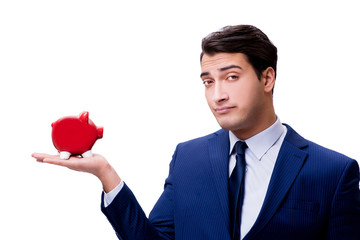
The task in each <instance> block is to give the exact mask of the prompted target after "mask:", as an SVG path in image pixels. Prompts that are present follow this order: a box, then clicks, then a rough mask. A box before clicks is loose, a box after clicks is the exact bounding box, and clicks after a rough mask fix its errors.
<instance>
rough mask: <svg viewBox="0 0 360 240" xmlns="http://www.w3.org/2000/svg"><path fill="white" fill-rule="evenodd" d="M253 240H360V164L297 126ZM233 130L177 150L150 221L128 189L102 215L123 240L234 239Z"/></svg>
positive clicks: (277, 165)
mask: <svg viewBox="0 0 360 240" xmlns="http://www.w3.org/2000/svg"><path fill="white" fill-rule="evenodd" d="M287 129H288V131H287V134H286V137H285V139H284V142H283V144H282V146H281V149H280V152H279V155H278V159H277V160H276V163H275V167H274V171H273V173H272V176H271V180H270V183H269V187H268V190H267V194H266V197H265V200H264V203H263V206H262V209H261V211H260V213H259V216H258V218H257V220H256V222H255V224H254V225H253V227H252V229H251V230H250V232H249V233H248V234H247V235H246V236H245V238H244V239H245V240H253V239H257V240H264V239H266V240H283V239H284V240H285V239H286V240H290V239H291V240H296V239H299V240H300V239H301V240H312V239H316V240H320V239H329V240H330V239H331V240H335V239H336V240H359V239H360V191H359V166H358V163H357V162H356V161H355V160H353V159H350V158H348V157H346V156H344V155H341V154H339V153H337V152H334V151H332V150H329V149H326V148H323V147H321V146H319V145H317V144H315V143H313V142H310V141H308V140H306V139H304V138H302V137H301V136H300V135H299V134H297V133H296V132H295V131H294V130H293V129H292V128H291V127H289V126H287ZM228 162H229V135H228V131H226V130H220V131H218V132H216V133H213V134H210V135H208V136H205V137H202V138H198V139H194V140H191V141H188V142H185V143H181V144H179V145H178V146H177V148H176V151H175V153H174V155H173V159H172V161H171V163H170V172H169V176H168V178H167V179H166V182H165V187H164V192H163V193H162V195H161V197H160V198H159V200H158V202H157V203H156V205H155V206H154V209H153V210H152V211H151V213H150V216H149V219H148V218H147V217H146V216H145V214H144V212H143V211H142V209H141V207H140V205H139V204H138V202H137V201H136V199H135V197H134V195H133V194H132V192H131V191H130V189H129V188H128V187H127V186H126V185H125V186H124V188H123V189H122V190H121V191H120V193H119V194H118V195H117V197H116V198H115V199H114V201H113V202H112V203H111V204H110V205H109V206H108V207H107V208H104V205H103V203H102V211H103V213H104V214H105V215H106V216H107V218H108V220H109V221H110V223H111V224H112V226H113V228H114V229H115V231H116V234H117V236H118V237H119V239H124V240H136V239H139V240H147V239H176V240H192V239H194V240H203V239H204V240H205V239H206V240H210V239H214V240H215V239H216V240H230V239H231V237H230V217H229V216H230V214H229V205H228V202H229V200H228Z"/></svg>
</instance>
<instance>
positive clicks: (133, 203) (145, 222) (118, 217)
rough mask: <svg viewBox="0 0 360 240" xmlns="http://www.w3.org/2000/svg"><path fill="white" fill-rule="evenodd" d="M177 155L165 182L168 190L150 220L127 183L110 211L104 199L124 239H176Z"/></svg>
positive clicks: (108, 216)
mask: <svg viewBox="0 0 360 240" xmlns="http://www.w3.org/2000/svg"><path fill="white" fill-rule="evenodd" d="M175 156H176V152H175V154H174V156H173V160H172V161H171V163H170V173H169V177H168V178H167V179H166V181H165V187H164V191H163V193H162V195H161V196H160V198H159V200H158V201H157V203H156V205H155V207H154V208H153V210H152V211H151V213H150V217H149V219H148V218H147V217H146V215H145V213H144V211H143V210H142V208H141V206H140V205H139V203H138V201H137V200H136V198H135V196H134V194H133V193H132V191H131V190H130V189H129V187H128V186H127V185H126V184H124V187H123V189H122V190H121V191H120V192H119V193H118V195H117V196H116V197H115V199H114V200H113V202H112V203H111V204H110V205H109V206H107V207H106V208H105V206H104V202H103V199H104V198H103V197H102V203H101V210H102V212H103V213H104V214H105V216H106V217H107V219H108V220H109V222H110V224H111V225H112V227H113V228H114V230H115V232H116V235H117V236H118V238H119V239H120V240H157V239H159V240H172V239H174V235H175V233H174V214H173V211H174V209H173V183H172V166H173V165H174V162H175V160H174V158H175Z"/></svg>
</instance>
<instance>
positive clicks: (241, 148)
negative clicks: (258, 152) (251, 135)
mask: <svg viewBox="0 0 360 240" xmlns="http://www.w3.org/2000/svg"><path fill="white" fill-rule="evenodd" d="M247 147H248V146H247V145H246V142H242V141H237V142H236V144H235V147H234V149H235V151H236V154H239V155H244V153H245V149H246V148H247Z"/></svg>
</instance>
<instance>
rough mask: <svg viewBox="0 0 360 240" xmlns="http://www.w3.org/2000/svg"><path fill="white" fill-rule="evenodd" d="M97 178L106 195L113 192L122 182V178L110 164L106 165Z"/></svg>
mask: <svg viewBox="0 0 360 240" xmlns="http://www.w3.org/2000/svg"><path fill="white" fill-rule="evenodd" d="M96 176H97V177H98V178H99V180H100V181H101V183H102V185H103V189H104V191H105V192H106V193H108V192H110V191H111V190H113V189H114V188H115V187H116V186H118V185H119V184H120V182H121V178H120V177H119V175H118V174H117V172H116V171H115V169H114V168H113V167H112V166H111V165H110V164H109V163H106V165H105V166H104V167H103V168H102V169H101V171H99V173H98V174H97V175H96Z"/></svg>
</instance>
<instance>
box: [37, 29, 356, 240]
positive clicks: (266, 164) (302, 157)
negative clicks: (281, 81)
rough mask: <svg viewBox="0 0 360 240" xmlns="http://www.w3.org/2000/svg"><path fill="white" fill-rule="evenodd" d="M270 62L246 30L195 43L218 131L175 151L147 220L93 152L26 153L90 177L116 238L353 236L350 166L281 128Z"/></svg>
mask: <svg viewBox="0 0 360 240" xmlns="http://www.w3.org/2000/svg"><path fill="white" fill-rule="evenodd" d="M276 63H277V49H276V47H275V46H274V45H273V44H272V43H271V42H270V40H269V39H268V37H267V36H266V35H265V34H264V33H263V32H261V31H260V30H259V29H257V28H256V27H254V26H249V25H239V26H230V27H225V28H223V29H221V30H220V31H218V32H215V33H212V34H210V35H209V36H207V37H205V38H204V39H203V42H202V54H201V79H202V81H203V83H204V85H205V95H206V99H207V102H208V105H209V107H210V109H211V111H212V112H213V114H214V116H215V118H216V119H217V121H218V123H219V125H220V126H221V128H222V129H221V130H219V131H217V132H215V133H213V134H210V135H208V136H205V137H201V138H198V139H194V140H191V141H188V142H185V143H181V144H179V145H178V146H177V148H176V150H175V153H174V155H173V159H172V161H171V163H170V171H169V176H168V178H167V179H166V181H165V188H164V192H163V194H162V195H161V197H160V198H159V200H158V202H157V203H156V205H155V206H154V209H153V210H152V211H151V213H150V216H149V219H148V218H146V216H145V214H144V212H143V211H142V209H141V207H140V205H139V204H138V202H137V201H136V199H135V197H134V195H133V194H132V192H131V191H130V189H129V188H128V187H127V185H126V184H125V183H124V182H123V181H122V180H121V179H120V177H119V176H118V175H117V173H116V172H115V170H114V169H113V168H112V167H111V166H110V164H109V163H108V162H107V161H106V159H104V158H103V157H102V156H100V155H95V156H93V157H91V158H76V157H72V158H70V159H69V160H60V159H59V157H58V156H50V155H47V154H38V153H35V154H33V157H35V158H36V159H37V160H38V161H40V162H46V163H52V164H56V165H60V166H66V167H68V168H70V169H74V170H78V171H85V172H90V173H92V174H94V175H95V176H97V177H98V178H99V179H100V180H101V182H102V184H103V188H104V193H103V198H102V199H103V202H102V211H103V213H104V214H105V215H106V216H107V218H108V219H109V221H110V223H111V224H112V226H113V227H114V229H115V231H116V234H117V236H118V237H119V239H132V240H133V239H141V240H144V239H177V240H179V239H186V240H189V239H196V240H201V239H216V240H219V239H221V240H226V239H236V240H238V239H245V240H250V239H258V240H260V239H274V240H275V239H276V240H282V239H286V240H288V239H302V240H303V239H306V240H311V239H347V240H351V239H354V240H355V239H360V192H359V167H358V164H357V162H356V161H355V160H353V159H350V158H348V157H346V156H344V155H341V154H339V153H336V152H334V151H331V150H328V149H325V148H323V147H321V146H319V145H317V144H315V143H313V142H310V141H308V140H306V139H304V138H302V137H301V136H300V135H299V134H298V133H296V132H295V131H294V130H293V129H292V128H291V127H290V126H288V125H283V124H282V123H281V122H280V119H279V118H278V117H277V115H276V114H275V111H274V106H273V89H274V85H275V79H276Z"/></svg>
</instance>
